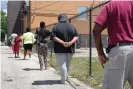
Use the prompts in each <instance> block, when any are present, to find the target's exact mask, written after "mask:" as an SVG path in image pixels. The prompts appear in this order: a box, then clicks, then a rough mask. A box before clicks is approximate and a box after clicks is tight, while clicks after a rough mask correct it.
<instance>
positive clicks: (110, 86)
mask: <svg viewBox="0 0 133 89" xmlns="http://www.w3.org/2000/svg"><path fill="white" fill-rule="evenodd" d="M124 49H125V48H122V47H115V48H113V49H112V50H111V52H110V53H109V55H108V59H109V60H108V61H107V63H106V64H105V69H104V80H103V86H102V89H124V83H125V82H126V81H127V75H128V67H127V66H128V64H127V61H128V58H127V54H128V52H127V51H124ZM126 49H127V48H126Z"/></svg>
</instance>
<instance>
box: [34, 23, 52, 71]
mask: <svg viewBox="0 0 133 89" xmlns="http://www.w3.org/2000/svg"><path fill="white" fill-rule="evenodd" d="M48 36H50V32H49V31H48V30H46V28H45V22H40V28H39V29H38V30H37V31H36V35H35V37H36V39H37V46H36V47H37V52H38V58H39V62H40V70H43V66H44V64H45V69H47V50H48V46H47V37H48ZM42 56H43V58H41V57H42Z"/></svg>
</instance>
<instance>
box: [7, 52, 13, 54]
mask: <svg viewBox="0 0 133 89" xmlns="http://www.w3.org/2000/svg"><path fill="white" fill-rule="evenodd" d="M5 54H13V53H11V52H10V53H5Z"/></svg>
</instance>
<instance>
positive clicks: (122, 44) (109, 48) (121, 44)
mask: <svg viewBox="0 0 133 89" xmlns="http://www.w3.org/2000/svg"><path fill="white" fill-rule="evenodd" d="M127 45H133V42H120V43H117V44H116V45H109V46H108V48H106V53H109V52H110V50H111V49H112V48H114V47H117V46H127Z"/></svg>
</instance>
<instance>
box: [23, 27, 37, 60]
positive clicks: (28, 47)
mask: <svg viewBox="0 0 133 89" xmlns="http://www.w3.org/2000/svg"><path fill="white" fill-rule="evenodd" d="M22 39H23V44H24V59H25V58H26V55H27V54H29V59H31V52H32V46H33V44H34V42H35V39H34V34H33V33H32V32H31V30H30V28H26V33H24V34H23V36H22Z"/></svg>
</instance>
